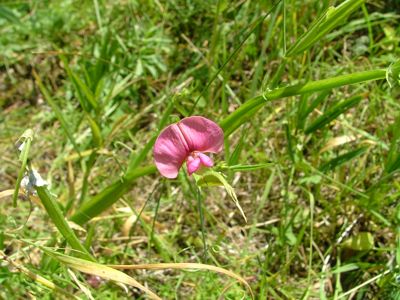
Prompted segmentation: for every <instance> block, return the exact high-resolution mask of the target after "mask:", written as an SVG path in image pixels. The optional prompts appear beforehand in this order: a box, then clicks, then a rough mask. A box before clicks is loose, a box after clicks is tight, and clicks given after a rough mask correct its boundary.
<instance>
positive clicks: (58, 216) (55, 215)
mask: <svg viewBox="0 0 400 300" xmlns="http://www.w3.org/2000/svg"><path fill="white" fill-rule="evenodd" d="M35 188H36V192H37V194H38V196H39V198H40V200H41V201H42V203H43V206H44V208H45V209H46V211H47V213H48V215H49V217H50V218H51V220H52V221H53V222H54V224H55V225H56V227H57V229H58V231H59V232H60V233H61V234H62V236H63V237H64V238H65V239H66V241H67V242H68V244H69V245H70V246H71V247H72V248H73V249H74V250H76V252H77V254H78V255H79V256H81V257H83V258H85V259H88V260H91V261H94V258H93V257H92V256H91V255H90V254H89V252H88V251H87V250H86V248H85V247H84V246H83V244H82V243H81V241H80V240H79V239H78V238H77V236H76V235H75V233H74V231H73V230H72V229H71V227H70V226H69V225H68V222H67V220H66V219H65V217H64V215H63V213H62V211H61V209H60V207H59V205H58V203H57V201H56V200H55V199H54V197H53V196H52V195H51V194H50V192H49V191H48V189H47V188H46V187H45V186H36V187H35Z"/></svg>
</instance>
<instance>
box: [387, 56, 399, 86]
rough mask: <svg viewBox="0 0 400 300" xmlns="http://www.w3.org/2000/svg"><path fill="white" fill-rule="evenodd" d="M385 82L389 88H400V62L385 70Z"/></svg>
mask: <svg viewBox="0 0 400 300" xmlns="http://www.w3.org/2000/svg"><path fill="white" fill-rule="evenodd" d="M386 80H387V82H388V84H389V86H390V87H391V88H393V87H395V86H400V60H398V61H397V62H395V63H393V64H391V65H390V66H389V68H387V71H386Z"/></svg>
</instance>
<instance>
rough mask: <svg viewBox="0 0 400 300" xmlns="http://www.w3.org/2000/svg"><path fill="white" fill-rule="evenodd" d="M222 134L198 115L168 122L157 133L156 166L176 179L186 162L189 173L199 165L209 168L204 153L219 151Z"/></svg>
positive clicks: (212, 163) (217, 128) (167, 175)
mask: <svg viewBox="0 0 400 300" xmlns="http://www.w3.org/2000/svg"><path fill="white" fill-rule="evenodd" d="M223 143H224V133H223V131H222V129H221V128H220V127H219V126H218V125H217V124H216V123H214V122H213V121H211V120H209V119H206V118H204V117H200V116H193V117H188V118H184V119H182V120H180V121H179V122H178V123H175V124H171V125H169V126H168V127H167V128H165V129H164V130H163V131H162V132H161V134H160V135H159V136H158V138H157V140H156V143H155V145H154V150H153V156H154V161H155V164H156V167H157V169H158V170H159V171H160V173H161V175H163V176H164V177H167V178H176V177H177V176H178V172H179V169H180V168H181V167H182V164H183V163H184V162H185V161H186V165H187V170H188V173H189V175H191V174H193V173H194V172H196V171H198V170H199V169H200V168H201V167H212V166H213V165H214V162H213V160H212V159H211V158H210V157H208V156H207V155H206V154H204V153H206V152H211V153H218V152H220V151H221V150H222V145H223Z"/></svg>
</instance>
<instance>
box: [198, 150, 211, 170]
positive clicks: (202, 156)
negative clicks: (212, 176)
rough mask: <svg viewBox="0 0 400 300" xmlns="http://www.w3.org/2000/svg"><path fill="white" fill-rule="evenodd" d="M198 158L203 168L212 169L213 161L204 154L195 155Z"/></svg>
mask: <svg viewBox="0 0 400 300" xmlns="http://www.w3.org/2000/svg"><path fill="white" fill-rule="evenodd" d="M197 155H198V157H199V158H200V161H201V163H202V165H203V166H205V167H212V166H213V165H214V162H213V160H212V159H211V158H210V157H208V156H207V155H205V154H204V153H197Z"/></svg>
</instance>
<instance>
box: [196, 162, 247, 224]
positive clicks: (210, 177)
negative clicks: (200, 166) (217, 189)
mask: <svg viewBox="0 0 400 300" xmlns="http://www.w3.org/2000/svg"><path fill="white" fill-rule="evenodd" d="M194 178H195V179H196V183H197V185H198V186H199V187H210V186H223V187H224V188H225V190H226V192H227V193H228V195H229V196H230V197H231V199H232V200H233V202H234V203H235V205H236V207H237V208H238V209H239V211H240V213H241V214H242V216H243V219H244V220H245V222H246V223H247V218H246V215H245V214H244V212H243V209H242V207H241V206H240V203H239V200H238V198H237V196H236V193H235V190H234V189H233V187H232V186H231V185H230V184H229V183H228V182H227V181H226V179H225V178H224V176H223V175H222V174H221V173H219V172H215V171H212V170H210V171H206V172H205V173H204V174H202V175H197V174H194Z"/></svg>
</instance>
